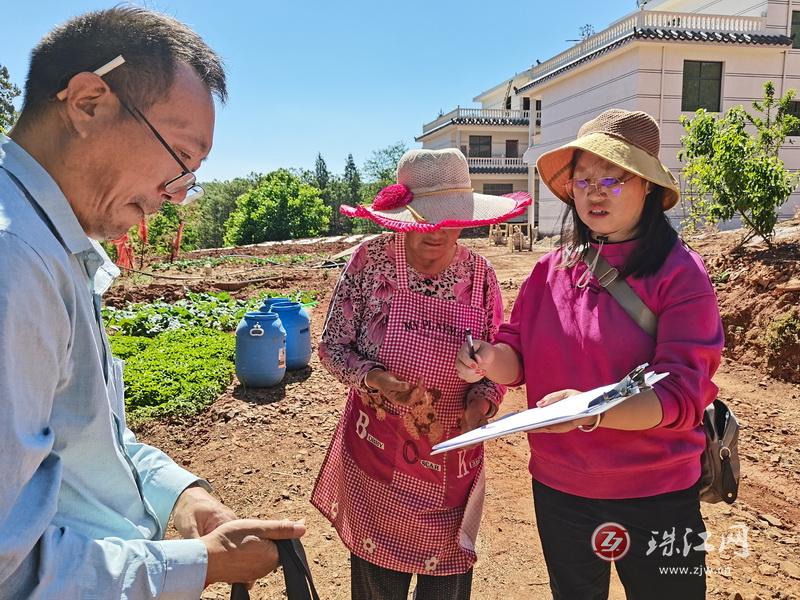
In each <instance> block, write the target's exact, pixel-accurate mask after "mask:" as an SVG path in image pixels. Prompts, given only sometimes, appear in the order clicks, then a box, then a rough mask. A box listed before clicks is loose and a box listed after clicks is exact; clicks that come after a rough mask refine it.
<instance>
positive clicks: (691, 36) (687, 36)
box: [516, 27, 792, 94]
mask: <svg viewBox="0 0 800 600" xmlns="http://www.w3.org/2000/svg"><path fill="white" fill-rule="evenodd" d="M631 40H655V41H672V42H700V43H714V44H749V45H753V46H791V45H792V38H790V37H789V36H788V35H770V34H761V33H737V32H722V31H686V30H682V29H661V28H656V27H636V28H634V29H633V31H631V33H630V34H628V35H626V36H625V37H623V38H620V39H619V40H617V41H615V42H614V43H612V44H609V45H608V46H604V47H602V48H600V49H598V50H596V51H594V52H590V53H589V54H586V55H585V56H582V57H580V58H578V59H577V60H574V61H573V62H571V63H569V64H566V65H564V66H563V67H561V68H559V69H556V70H555V71H551V72H550V73H546V74H545V75H543V76H541V77H539V78H537V79H534V80H533V81H531V82H530V83H527V84H525V85H524V86H522V87H521V88H519V89H517V91H516V93H517V94H519V93H521V92H524V91H525V90H529V89H530V88H532V87H535V86H536V85H538V84H540V83H542V82H543V81H547V80H549V79H552V78H554V77H557V76H558V75H561V74H562V73H564V72H565V71H569V70H570V69H574V68H575V67H577V66H579V65H582V64H584V63H586V62H588V61H590V60H592V59H594V58H596V57H598V56H601V55H603V54H606V53H607V52H610V51H612V50H615V49H617V48H619V47H620V46H622V45H624V44H627V43H628V42H630V41H631Z"/></svg>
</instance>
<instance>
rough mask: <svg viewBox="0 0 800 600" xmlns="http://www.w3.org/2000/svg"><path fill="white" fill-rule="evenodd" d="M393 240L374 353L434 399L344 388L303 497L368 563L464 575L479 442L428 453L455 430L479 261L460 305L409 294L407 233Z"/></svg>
mask: <svg viewBox="0 0 800 600" xmlns="http://www.w3.org/2000/svg"><path fill="white" fill-rule="evenodd" d="M395 243H396V253H395V254H396V259H395V261H396V268H397V289H396V290H395V293H394V297H393V299H392V306H391V309H390V312H389V322H388V326H387V330H386V337H385V339H384V342H383V344H382V345H381V348H380V351H379V359H380V361H381V362H382V363H383V364H384V365H386V368H387V369H388V370H389V371H390V372H391V373H393V374H394V375H396V376H397V377H398V378H400V379H403V380H405V381H409V382H412V383H416V382H417V381H418V380H419V378H420V377H422V378H424V381H425V387H426V388H427V389H428V390H438V392H439V393H440V394H441V395H440V396H439V397H438V399H437V400H435V402H433V404H432V405H425V406H416V407H408V406H405V405H396V404H392V403H389V402H386V403H385V404H384V406H383V407H381V408H375V407H373V405H372V404H369V403H368V402H365V401H363V400H362V397H361V393H360V392H359V391H358V390H356V389H351V390H350V394H349V396H348V398H347V406H346V407H345V412H344V415H343V416H342V418H341V420H340V421H339V424H338V426H337V429H336V433H335V434H334V437H333V441H332V442H331V446H330V448H329V449H328V454H327V456H326V457H325V462H324V463H323V465H322V469H321V471H320V474H319V477H318V478H317V483H316V485H315V487H314V491H313V493H312V498H311V503H312V504H313V505H314V506H316V507H317V508H318V509H319V510H320V512H322V514H323V515H325V516H326V517H327V518H328V520H329V521H330V522H331V523H332V524H333V525H334V527H336V530H337V531H338V532H339V536H340V537H341V538H342V541H343V542H344V544H345V545H346V546H347V547H348V548H349V549H350V551H351V552H352V553H353V554H355V555H356V556H358V557H360V558H362V559H364V560H366V561H369V562H371V563H373V564H375V565H378V566H381V567H384V568H387V569H393V570H395V571H403V572H407V573H422V574H425V575H453V574H456V573H464V572H466V571H467V570H469V569H470V567H472V565H473V564H474V563H475V560H476V555H475V538H476V537H477V533H478V525H479V523H480V515H481V511H482V509H483V496H484V475H483V447H482V446H476V447H473V448H470V449H462V450H455V451H453V452H448V453H445V454H439V455H436V456H431V455H430V451H431V447H432V446H433V445H434V443H438V442H440V441H442V440H444V439H447V438H450V437H453V436H454V435H457V434H459V433H460V428H459V427H460V425H459V421H460V418H461V416H462V415H463V412H464V399H465V395H466V392H467V388H468V387H469V384H467V383H465V382H463V381H462V380H461V379H459V378H458V376H457V375H456V371H455V368H454V366H453V365H454V363H455V357H456V353H457V351H458V349H459V348H460V346H461V345H462V344H463V342H464V339H465V330H466V329H471V330H472V332H473V333H474V334H475V335H476V336H478V337H480V338H481V339H486V335H487V331H486V310H485V308H484V307H483V284H484V278H485V274H486V263H485V261H484V260H483V259H482V258H481V257H477V259H476V264H475V271H474V273H473V282H472V298H471V302H470V306H466V305H464V304H460V303H457V302H455V301H450V300H442V299H440V298H431V297H427V296H423V295H422V294H417V293H415V292H411V291H410V290H409V289H408V271H407V267H406V258H405V236H404V235H403V234H399V233H398V234H396V236H395ZM433 415H435V419H434V422H433V423H431V417H432V416H433ZM437 423H438V425H437Z"/></svg>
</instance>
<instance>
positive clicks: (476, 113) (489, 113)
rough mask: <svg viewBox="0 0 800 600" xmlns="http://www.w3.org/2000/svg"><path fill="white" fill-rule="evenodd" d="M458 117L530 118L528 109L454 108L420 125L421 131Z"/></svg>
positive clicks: (434, 127) (427, 130) (425, 131)
mask: <svg viewBox="0 0 800 600" xmlns="http://www.w3.org/2000/svg"><path fill="white" fill-rule="evenodd" d="M458 118H472V119H530V118H531V111H529V110H506V109H502V108H460V107H459V108H456V109H455V110H451V111H450V112H449V113H447V114H446V115H441V116H440V117H438V118H437V119H436V120H435V121H431V122H430V123H426V124H425V125H423V126H422V133H423V134H426V133H428V132H429V131H431V130H433V129H436V128H437V127H439V126H440V125H442V124H444V123H447V122H448V121H452V120H453V119H458ZM525 125H527V123H525Z"/></svg>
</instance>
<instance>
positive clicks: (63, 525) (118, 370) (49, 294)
mask: <svg viewBox="0 0 800 600" xmlns="http://www.w3.org/2000/svg"><path fill="white" fill-rule="evenodd" d="M118 274H119V271H118V270H117V268H116V267H115V266H114V265H113V263H111V262H110V261H109V260H108V257H107V256H106V255H105V253H104V252H103V250H102V248H101V247H100V245H99V244H97V243H96V242H94V241H92V240H90V239H89V238H88V237H87V236H86V234H85V233H84V231H83V229H82V228H81V226H80V224H79V223H78V220H77V218H76V217H75V214H74V213H73V211H72V209H71V207H70V205H69V203H68V202H67V199H66V198H65V197H64V195H63V194H62V192H61V190H60V189H59V187H58V185H57V184H56V182H55V181H54V180H53V179H52V178H51V177H50V175H49V174H48V173H47V172H46V171H45V170H44V168H42V166H41V165H40V164H39V163H37V162H36V161H35V160H34V159H33V158H32V157H31V156H30V155H29V154H28V153H26V152H25V151H24V150H23V149H22V148H21V147H20V146H19V145H17V144H16V143H14V142H13V141H11V140H10V139H9V138H6V137H4V136H0V599H6V598H14V599H18V598H48V599H50V598H53V599H59V600H66V599H73V598H75V599H78V598H81V599H84V598H126V599H138V598H170V599H172V598H181V599H183V598H198V597H199V596H200V594H201V592H202V589H203V583H204V580H205V575H206V566H207V554H206V550H205V546H204V544H203V543H202V542H201V541H200V540H168V541H162V537H163V535H164V531H165V529H166V526H167V520H168V519H169V515H170V513H171V512H172V508H173V506H174V504H175V501H176V500H177V498H178V496H179V495H180V493H181V492H182V491H183V490H184V489H185V488H186V487H187V486H188V485H190V484H191V483H194V482H196V481H198V479H197V477H195V476H194V475H192V474H191V473H189V472H188V471H186V470H184V469H182V468H180V467H178V466H177V465H176V464H175V463H174V462H173V461H172V460H171V459H170V458H169V457H168V456H166V455H165V454H164V453H163V452H161V451H160V450H157V449H156V448H153V447H151V446H147V445H145V444H140V443H139V442H137V441H136V438H135V437H134V434H133V433H132V432H131V431H130V429H128V428H127V427H126V425H125V410H124V403H123V384H122V362H121V361H119V360H117V359H114V358H112V357H111V351H110V349H109V345H108V340H107V339H106V337H105V331H104V328H103V324H102V320H101V318H100V314H99V313H100V295H101V294H102V293H103V292H104V291H105V290H106V289H107V288H108V287H109V286H110V285H111V282H112V281H113V279H114V277H115V276H116V275H118ZM201 483H202V482H201Z"/></svg>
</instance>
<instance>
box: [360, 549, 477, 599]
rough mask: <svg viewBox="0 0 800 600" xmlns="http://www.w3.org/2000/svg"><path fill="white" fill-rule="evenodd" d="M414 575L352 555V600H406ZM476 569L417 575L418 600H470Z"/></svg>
mask: <svg viewBox="0 0 800 600" xmlns="http://www.w3.org/2000/svg"><path fill="white" fill-rule="evenodd" d="M411 576H412V573H402V572H400V571H392V570H391V569H384V568H383V567H379V566H378V565H373V564H372V563H371V562H368V561H366V560H362V559H360V558H359V557H357V556H356V555H355V554H351V555H350V593H351V598H352V600H406V598H408V589H409V587H410V586H411ZM471 591H472V569H470V570H469V571H467V572H466V573H459V574H458V575H417V587H416V589H415V590H414V598H415V600H469V597H470V592H471Z"/></svg>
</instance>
